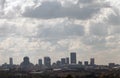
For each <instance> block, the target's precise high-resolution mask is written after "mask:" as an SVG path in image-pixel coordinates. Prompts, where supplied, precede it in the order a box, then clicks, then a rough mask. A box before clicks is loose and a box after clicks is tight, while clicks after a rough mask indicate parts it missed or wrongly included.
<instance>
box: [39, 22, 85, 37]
mask: <svg viewBox="0 0 120 78" xmlns="http://www.w3.org/2000/svg"><path fill="white" fill-rule="evenodd" d="M84 33H85V31H84V27H83V26H82V25H79V24H78V25H77V24H72V23H70V24H69V23H68V24H67V23H66V24H64V23H58V24H55V26H54V25H53V26H49V24H48V26H47V27H45V26H43V27H41V26H38V30H37V36H38V37H39V38H48V39H51V38H52V39H61V38H69V37H79V36H83V35H84Z"/></svg>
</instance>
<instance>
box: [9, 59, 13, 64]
mask: <svg viewBox="0 0 120 78" xmlns="http://www.w3.org/2000/svg"><path fill="white" fill-rule="evenodd" d="M9 64H10V66H12V65H13V58H12V57H10V58H9Z"/></svg>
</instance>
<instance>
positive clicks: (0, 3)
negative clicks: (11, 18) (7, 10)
mask: <svg viewBox="0 0 120 78" xmlns="http://www.w3.org/2000/svg"><path fill="white" fill-rule="evenodd" d="M5 2H6V0H0V5H1V9H4V6H5Z"/></svg>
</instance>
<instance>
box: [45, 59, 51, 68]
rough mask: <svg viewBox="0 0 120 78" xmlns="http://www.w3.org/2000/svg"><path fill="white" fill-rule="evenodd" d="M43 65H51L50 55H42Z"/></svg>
mask: <svg viewBox="0 0 120 78" xmlns="http://www.w3.org/2000/svg"><path fill="white" fill-rule="evenodd" d="M44 65H45V66H46V67H50V66H51V59H50V57H44Z"/></svg>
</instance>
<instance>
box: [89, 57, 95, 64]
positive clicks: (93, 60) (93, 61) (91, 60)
mask: <svg viewBox="0 0 120 78" xmlns="http://www.w3.org/2000/svg"><path fill="white" fill-rule="evenodd" d="M90 65H92V66H93V65H95V59H94V58H91V59H90Z"/></svg>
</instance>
